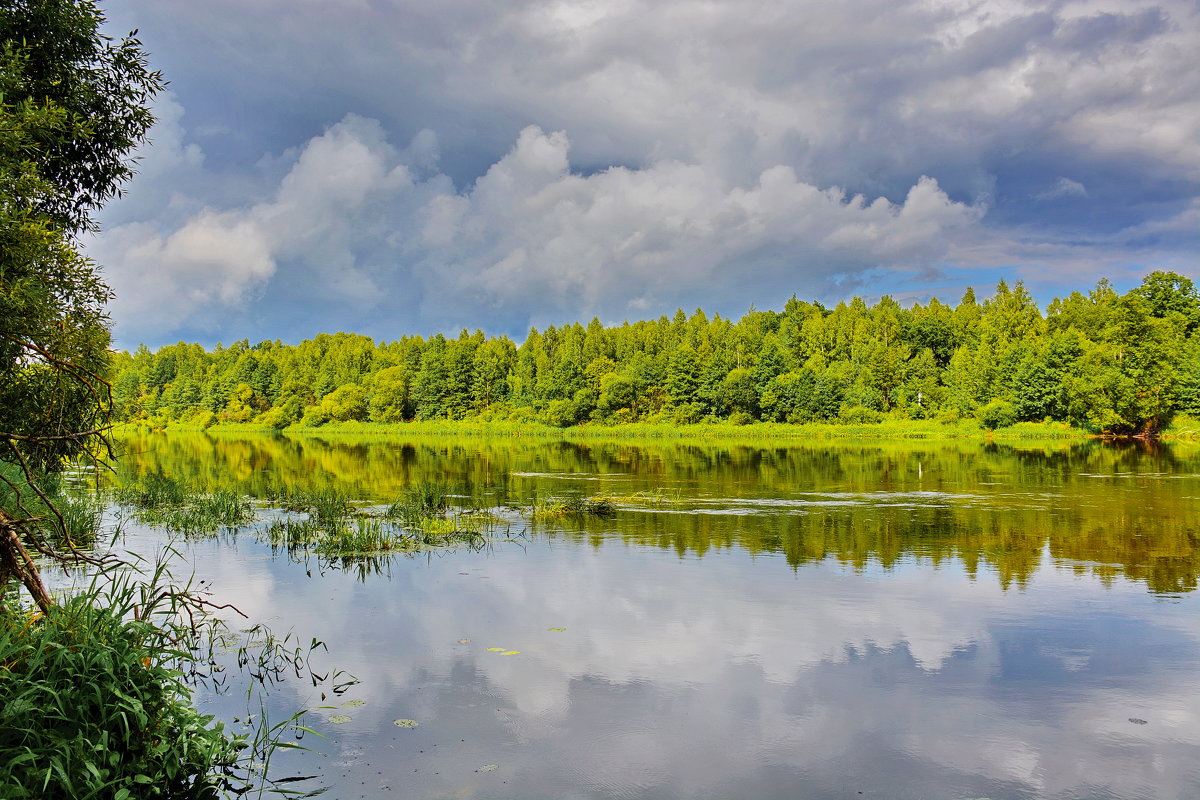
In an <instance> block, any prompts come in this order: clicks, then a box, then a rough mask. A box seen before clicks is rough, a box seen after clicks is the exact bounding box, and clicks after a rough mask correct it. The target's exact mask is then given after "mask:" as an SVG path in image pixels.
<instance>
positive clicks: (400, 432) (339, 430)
mask: <svg viewBox="0 0 1200 800" xmlns="http://www.w3.org/2000/svg"><path fill="white" fill-rule="evenodd" d="M112 430H113V435H114V436H115V437H117V438H124V437H127V436H132V435H138V434H142V433H166V434H191V435H194V434H197V433H203V434H206V435H210V436H221V437H231V438H237V437H240V436H246V437H250V436H254V437H257V436H281V437H284V438H298V439H308V438H356V437H358V438H362V437H378V438H403V437H412V436H416V437H439V436H460V437H470V438H491V439H505V438H510V439H518V438H521V439H524V438H528V439H545V440H556V439H557V440H562V441H587V440H617V441H620V440H635V439H641V440H646V439H652V440H679V441H688V440H713V439H719V440H724V441H737V440H743V441H748V442H759V443H766V442H772V441H796V440H810V441H811V440H825V439H828V440H842V439H881V440H882V439H923V440H932V441H937V440H955V441H962V440H971V439H975V440H978V441H979V442H981V443H987V442H990V441H1006V440H1029V439H1055V440H1078V441H1094V440H1100V441H1126V440H1127V441H1131V442H1132V441H1146V440H1145V439H1144V438H1138V437H1133V436H1124V437H1116V436H1104V435H1101V434H1095V433H1091V432H1089V431H1085V430H1083V429H1080V428H1074V427H1071V426H1070V425H1067V424H1066V423H1044V422H1022V423H1018V424H1016V425H1013V426H1010V427H1007V428H1000V429H997V430H988V429H984V428H981V427H979V424H978V423H977V422H976V421H974V420H963V421H959V422H955V423H950V424H946V423H941V422H936V421H932V420H929V421H926V420H891V421H885V422H880V423H870V424H859V425H841V424H835V423H808V424H800V425H793V424H787V423H777V422H757V423H750V424H747V425H729V424H703V423H701V424H694V425H656V424H646V423H630V424H624V425H611V426H610V425H603V426H602V425H579V426H572V427H569V428H558V427H553V426H550V425H543V424H538V423H528V422H522V423H510V422H487V421H473V420H462V421H451V420H439V421H431V422H402V423H371V422H341V423H329V424H326V425H322V426H319V427H301V426H298V425H293V426H289V427H287V428H283V429H276V428H272V427H269V426H265V425H254V424H250V423H232V424H217V425H211V426H208V427H200V426H195V425H179V424H176V425H168V426H166V427H154V426H150V425H140V424H136V423H124V424H121V425H117V426H115V427H114V428H113V429H112ZM1179 438H1180V440H1187V438H1188V437H1179ZM1175 439H1176V437H1160V438H1158V439H1156V441H1173V440H1175Z"/></svg>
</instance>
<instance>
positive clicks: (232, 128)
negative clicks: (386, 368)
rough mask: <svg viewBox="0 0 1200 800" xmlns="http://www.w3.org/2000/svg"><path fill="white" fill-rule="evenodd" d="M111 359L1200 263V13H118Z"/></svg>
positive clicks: (1007, 0) (870, 5)
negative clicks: (125, 93) (144, 56)
mask: <svg viewBox="0 0 1200 800" xmlns="http://www.w3.org/2000/svg"><path fill="white" fill-rule="evenodd" d="M102 6H103V8H104V9H105V11H106V12H107V14H108V17H109V22H108V27H107V30H108V32H109V33H110V34H113V35H123V34H124V33H126V32H128V31H130V30H132V29H134V28H137V29H138V31H139V33H138V36H139V38H140V39H141V40H142V42H143V43H144V45H145V48H146V49H147V51H148V52H149V53H150V57H151V62H152V65H153V66H154V67H155V68H157V69H159V70H161V71H162V72H163V74H164V77H165V78H166V79H167V80H168V81H169V82H170V84H169V87H168V90H167V91H166V92H164V93H163V94H162V95H161V96H160V97H159V98H158V100H157V101H156V106H155V111H156V114H157V117H158V123H157V125H156V126H155V128H154V129H153V130H152V132H151V139H152V141H151V143H150V144H149V145H147V146H146V147H144V148H142V149H141V151H140V152H139V153H138V157H139V166H138V170H139V174H138V175H137V176H136V177H135V178H134V180H133V181H131V182H130V183H129V184H128V185H127V187H126V189H127V191H126V194H125V196H124V197H122V198H120V199H118V200H116V201H114V202H112V203H110V204H109V206H107V207H106V208H105V209H104V210H103V212H102V213H101V214H100V222H101V224H102V226H103V229H102V231H101V232H100V233H99V234H97V235H95V236H94V237H92V238H90V239H89V240H88V241H87V242H86V243H85V247H86V249H87V251H88V253H89V255H91V256H92V257H93V258H94V259H95V260H96V261H97V262H98V263H100V264H101V265H102V267H103V270H104V275H105V276H106V279H107V281H108V283H109V284H110V285H111V286H112V288H113V289H114V291H115V292H116V299H115V300H114V302H113V304H112V306H111V308H110V311H111V315H112V320H113V328H114V338H115V340H116V344H117V346H118V347H122V348H132V347H136V346H137V345H138V344H139V343H145V344H147V345H149V346H151V347H157V346H160V345H162V344H167V343H171V342H175V341H179V340H183V341H198V342H200V343H202V344H205V345H206V346H211V345H212V344H214V343H216V342H218V341H221V342H225V343H227V344H228V343H230V342H232V341H236V340H240V339H250V340H251V342H256V341H260V340H264V339H281V340H283V341H285V342H290V343H295V342H299V341H300V340H301V339H304V338H308V337H311V336H313V335H315V334H317V333H321V332H334V331H338V330H345V331H353V332H358V333H363V334H367V335H370V336H372V337H374V338H375V339H376V340H379V341H385V340H394V339H397V338H399V337H400V336H403V335H407V334H419V335H423V336H428V335H431V334H433V333H437V332H444V333H447V334H456V333H457V332H458V331H459V330H461V329H462V328H469V329H471V330H474V329H476V328H479V329H482V330H484V331H485V332H486V333H488V334H490V335H500V334H507V335H509V336H512V337H513V338H514V339H516V340H518V341H520V340H521V339H523V338H524V336H525V334H526V332H527V331H528V330H529V328H530V326H537V327H539V328H543V327H545V326H546V325H550V324H563V323H571V322H575V321H580V322H584V323H586V322H587V321H588V320H590V319H591V318H592V317H598V318H599V319H600V320H601V321H602V322H604V323H606V324H620V323H621V322H623V321H625V320H630V321H632V320H638V319H647V318H655V317H658V316H660V315H663V314H667V315H671V314H673V313H674V312H675V310H676V309H678V308H683V309H684V310H685V311H688V312H690V311H691V310H693V309H695V308H696V307H702V308H703V309H704V310H705V311H706V312H707V313H709V314H710V315H711V314H713V313H720V314H722V315H723V316H730V317H733V318H737V317H740V316H741V315H742V314H743V313H745V311H746V310H747V309H748V308H749V307H750V306H751V305H752V304H753V305H755V306H756V307H757V308H759V309H760V310H763V309H779V308H781V307H782V305H783V303H784V302H785V301H786V300H787V298H789V297H791V296H792V295H795V296H797V297H798V298H800V299H802V300H816V301H820V302H823V303H825V304H827V305H833V304H836V303H837V302H838V301H840V300H843V299H848V298H850V297H852V296H854V295H860V296H862V297H864V298H867V299H868V300H873V299H875V298H878V297H880V296H881V295H885V294H889V295H892V296H893V297H895V298H896V299H898V300H900V301H901V302H902V303H906V304H907V303H910V302H914V301H917V302H925V301H927V300H928V298H930V297H935V296H936V297H938V298H939V299H941V300H944V301H947V302H950V303H957V301H958V300H959V298H960V297H961V295H962V293H963V291H964V290H965V288H966V287H967V286H973V287H975V288H976V290H977V291H978V292H979V293H980V295H981V296H986V295H988V294H990V293H991V290H992V287H993V286H994V285H995V283H996V281H997V280H999V279H1001V278H1003V279H1005V280H1007V281H1009V282H1010V283H1012V282H1014V281H1018V280H1020V281H1024V283H1025V285H1026V287H1027V288H1028V289H1029V290H1030V291H1031V292H1032V293H1033V295H1034V297H1035V298H1037V299H1038V300H1039V301H1040V302H1042V303H1043V304H1044V303H1046V302H1048V301H1049V300H1050V299H1051V298H1053V297H1056V296H1062V295H1064V294H1066V293H1069V292H1071V291H1074V290H1081V291H1084V292H1086V291H1087V290H1089V289H1090V288H1092V287H1093V286H1094V285H1095V284H1096V282H1097V281H1098V280H1100V279H1102V278H1107V279H1109V280H1111V281H1112V282H1113V283H1114V284H1115V285H1116V286H1117V287H1118V288H1119V289H1126V288H1129V287H1132V286H1134V285H1136V284H1137V283H1139V282H1140V280H1141V278H1142V276H1144V275H1145V274H1146V273H1147V272H1149V271H1151V270H1154V269H1166V270H1173V271H1176V272H1179V273H1181V274H1183V275H1187V276H1189V277H1192V278H1200V259H1198V258H1197V255H1198V254H1200V69H1197V68H1196V66H1195V58H1196V53H1198V52H1200V4H1197V3H1196V2H1195V0H1145V1H1142V0H1119V2H1118V1H1117V0H1108V1H1101V0H1079V1H1078V2H1072V1H1069V0H1062V1H1057V0H1044V1H1043V0H913V1H911V2H897V1H896V0H805V1H803V2H801V1H799V0H793V1H789V2H782V1H781V2H749V1H748V0H703V1H701V0H568V1H565V2H552V1H551V0H506V2H495V0H446V1H445V2H428V0H253V2H247V0H205V2H203V3H198V2H195V1H194V0H120V2H117V1H116V0H111V1H110V2H107V3H102Z"/></svg>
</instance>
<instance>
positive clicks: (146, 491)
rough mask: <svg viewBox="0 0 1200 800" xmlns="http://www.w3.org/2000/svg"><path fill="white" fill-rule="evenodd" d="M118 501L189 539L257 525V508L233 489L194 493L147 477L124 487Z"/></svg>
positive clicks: (140, 517) (149, 521)
mask: <svg viewBox="0 0 1200 800" xmlns="http://www.w3.org/2000/svg"><path fill="white" fill-rule="evenodd" d="M114 498H115V499H116V501H117V502H118V503H120V504H121V505H124V506H127V507H130V508H131V509H132V510H133V514H134V516H135V517H136V518H137V519H138V520H140V521H142V522H145V523H147V524H151V525H158V526H161V527H163V528H166V529H167V530H170V531H175V532H178V533H183V534H185V535H189V536H198V535H204V534H211V533H216V532H218V531H219V530H221V529H222V528H237V527H240V526H242V525H246V524H249V523H250V522H253V521H254V507H253V506H252V505H251V503H250V500H249V498H247V497H245V496H243V495H241V494H239V493H237V492H235V491H233V490H231V489H218V490H216V491H215V492H213V493H212V494H200V493H194V492H190V491H188V490H187V489H186V488H185V487H184V486H183V485H182V484H180V483H179V482H178V481H175V480H173V479H171V478H167V477H163V476H161V475H154V474H150V475H146V476H145V477H143V478H142V479H141V480H140V481H139V482H138V483H136V484H133V485H129V486H124V487H121V488H120V489H117V490H116V492H115V494H114Z"/></svg>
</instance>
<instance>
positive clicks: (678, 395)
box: [111, 271, 1200, 435]
mask: <svg viewBox="0 0 1200 800" xmlns="http://www.w3.org/2000/svg"><path fill="white" fill-rule="evenodd" d="M402 324H403V323H402V321H399V320H398V321H397V325H398V326H399V325H402ZM111 383H112V391H113V405H114V418H115V419H116V420H118V421H122V422H131V423H137V424H144V425H149V426H152V427H167V426H172V425H181V426H190V427H201V428H207V427H209V426H212V425H215V424H224V423H244V424H252V425H258V426H264V427H270V428H275V429H283V428H287V427H290V426H301V427H318V426H322V425H326V424H328V423H331V422H349V421H360V422H374V423H398V422H406V421H410V420H466V419H475V420H481V421H513V422H517V423H520V422H540V423H546V424H550V425H555V426H560V427H568V426H573V425H581V424H600V425H612V424H620V423H629V422H651V423H660V424H666V425H685V424H691V423H698V422H717V421H723V422H729V423H733V424H746V423H750V422H756V421H772V422H786V423H806V422H817V421H823V422H832V423H846V424H863V423H872V422H879V421H883V420H887V419H931V420H939V421H945V422H953V421H958V420H962V419H968V418H974V419H978V420H979V422H980V424H981V425H983V426H984V427H986V428H999V427H1005V426H1008V425H1011V424H1014V423H1016V422H1020V421H1046V420H1050V421H1061V422H1067V423H1070V424H1072V425H1074V426H1077V427H1080V428H1083V429H1085V430H1089V431H1093V432H1099V433H1108V434H1116V435H1136V434H1154V433H1155V432H1157V431H1159V430H1161V429H1162V428H1163V427H1164V426H1166V425H1167V424H1169V423H1170V421H1171V420H1172V419H1173V418H1174V417H1175V416H1176V415H1179V414H1186V415H1197V414H1200V294H1198V293H1197V290H1196V287H1195V286H1194V285H1193V282H1192V281H1191V280H1190V279H1188V278H1186V277H1184V276H1182V275H1179V274H1177V273H1173V272H1163V271H1156V272H1153V273H1151V274H1149V275H1147V276H1146V277H1145V278H1144V280H1143V281H1142V283H1141V284H1140V285H1138V286H1136V287H1134V288H1133V289H1131V290H1130V291H1128V292H1126V293H1125V294H1119V293H1118V292H1117V291H1116V290H1115V289H1114V288H1113V286H1112V285H1111V284H1110V283H1109V282H1108V281H1107V280H1102V281H1100V283H1098V284H1097V285H1096V287H1095V288H1094V289H1092V290H1091V291H1089V292H1088V293H1086V294H1084V293H1082V292H1079V291H1076V292H1072V293H1071V294H1070V295H1069V296H1067V297H1065V298H1060V299H1055V300H1053V301H1052V302H1051V303H1050V304H1049V305H1048V306H1047V308H1046V311H1045V313H1043V312H1042V310H1041V309H1040V308H1039V307H1038V304H1037V303H1036V302H1035V301H1034V299H1033V298H1032V296H1031V295H1030V293H1029V292H1028V291H1027V290H1026V289H1025V287H1024V286H1023V285H1022V284H1021V283H1020V282H1018V283H1016V284H1015V285H1013V286H1012V287H1010V286H1009V285H1008V284H1007V283H1006V282H1004V281H1001V282H1000V283H999V284H998V285H997V286H996V288H995V291H994V293H993V295H992V296H991V297H990V298H988V299H986V300H983V301H980V300H979V299H978V298H977V297H976V295H975V293H974V291H973V290H971V289H968V290H967V291H966V292H965V294H964V295H963V297H962V299H961V301H960V302H959V303H958V304H957V305H956V306H953V307H952V306H950V305H947V304H945V303H942V302H939V301H938V300H937V299H936V298H935V299H931V300H930V301H929V302H928V303H927V304H924V305H922V304H920V303H918V304H915V305H913V306H911V307H902V306H901V305H900V304H899V303H897V302H896V301H895V300H893V299H892V298H890V297H886V296H885V297H883V298H882V299H880V300H879V301H878V302H877V303H875V304H874V305H870V306H869V305H867V303H866V302H864V301H863V300H862V299H860V298H857V297H856V298H854V299H853V300H851V301H849V302H841V303H838V305H837V306H835V307H834V308H826V307H824V306H822V305H821V304H820V303H815V302H805V301H802V300H798V299H796V298H795V297H792V298H791V299H790V300H788V301H787V302H786V304H784V306H783V310H782V311H758V310H755V309H754V308H753V307H752V308H751V309H750V310H749V311H748V312H747V313H746V314H745V315H744V316H743V317H742V318H741V319H739V320H737V321H733V320H731V319H725V318H722V317H721V316H720V315H713V316H712V317H710V316H708V315H707V314H706V313H705V312H704V311H702V310H700V309H697V310H696V311H694V312H693V313H692V314H690V315H688V314H686V313H685V312H684V311H682V310H680V311H677V312H676V313H675V315H674V316H673V317H667V316H663V317H660V318H659V319H656V320H646V321H639V322H633V323H630V322H626V323H625V324H623V325H620V326H610V327H606V326H604V325H603V324H601V322H600V321H599V320H598V319H592V321H591V322H590V323H588V324H587V325H583V324H580V323H575V324H569V325H563V326H561V327H554V326H551V327H548V328H546V329H545V330H542V331H539V330H537V329H536V328H535V329H532V330H530V332H529V334H528V336H527V337H526V338H525V340H524V341H523V342H521V343H520V344H517V343H516V342H514V341H513V340H511V339H510V338H508V337H506V336H499V337H496V336H491V337H489V336H487V335H485V334H484V333H483V332H482V331H480V330H476V331H475V332H474V333H471V332H468V331H467V330H463V331H462V332H461V333H460V334H459V335H458V336H457V337H456V338H447V337H446V336H444V335H442V334H437V335H435V336H432V337H430V338H423V337H421V336H411V335H405V336H401V337H400V338H399V339H397V340H395V341H390V342H380V343H376V342H375V341H373V340H372V339H371V338H369V337H366V336H361V335H357V334H352V333H333V334H321V335H318V336H316V337H314V338H312V339H308V340H305V341H303V342H301V343H300V344H298V345H294V346H293V345H287V344H283V343H281V342H279V341H264V342H260V343H259V344H255V345H251V344H250V343H249V341H245V340H243V341H239V342H235V343H233V344H231V345H228V346H224V345H221V344H218V345H217V346H216V347H215V348H214V349H213V350H212V351H211V352H208V351H206V350H205V349H204V348H203V347H202V346H200V345H198V344H185V343H183V342H180V343H178V344H174V345H168V346H165V347H162V348H160V349H159V350H157V351H156V352H152V351H151V350H149V349H148V348H147V347H145V346H141V347H139V348H138V349H137V350H136V352H133V353H129V352H118V353H115V354H114V356H113V363H112V373H111Z"/></svg>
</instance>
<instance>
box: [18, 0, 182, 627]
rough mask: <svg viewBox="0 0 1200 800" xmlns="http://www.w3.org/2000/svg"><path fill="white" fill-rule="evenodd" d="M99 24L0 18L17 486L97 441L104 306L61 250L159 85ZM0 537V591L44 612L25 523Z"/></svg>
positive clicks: (120, 175)
mask: <svg viewBox="0 0 1200 800" xmlns="http://www.w3.org/2000/svg"><path fill="white" fill-rule="evenodd" d="M103 22H104V17H103V15H102V14H101V12H100V11H99V9H98V8H97V7H96V5H95V3H93V2H90V0H74V1H73V2H68V0H23V1H21V0H16V1H11V2H7V3H4V4H3V5H0V445H3V446H4V447H5V448H6V449H7V450H8V452H7V453H5V454H4V456H3V457H4V458H6V459H11V460H13V461H16V462H18V463H19V464H20V465H21V466H22V467H23V468H24V469H25V474H26V479H27V480H29V481H31V482H33V480H34V475H33V472H32V470H35V469H39V470H45V471H53V470H57V469H58V468H59V467H60V466H61V463H62V459H63V458H65V457H68V456H72V455H77V454H79V453H80V452H82V451H84V450H85V449H87V448H89V447H94V446H97V445H99V444H102V443H103V441H104V437H103V430H102V429H103V426H104V423H105V421H106V419H107V413H108V410H109V407H110V403H111V397H110V392H109V387H108V384H107V383H106V381H105V379H106V377H107V374H108V363H109V360H108V346H109V342H110V336H109V328H108V318H107V316H106V315H105V311H104V306H105V303H106V302H107V301H108V300H109V297H110V292H109V289H108V287H107V286H105V284H104V282H103V281H102V280H101V279H100V276H99V274H98V271H97V268H96V266H95V265H94V264H93V263H92V262H91V261H89V260H88V259H86V258H84V257H83V256H82V255H80V254H79V252H78V250H77V249H76V239H75V237H76V236H77V235H78V234H79V233H81V232H83V231H85V230H88V229H91V228H94V223H93V220H92V217H91V214H92V213H93V212H94V211H95V210H96V209H98V208H99V207H100V205H101V204H102V203H103V202H104V201H105V200H107V199H109V198H110V197H112V196H113V195H114V194H116V193H117V191H118V190H119V188H120V186H121V184H122V183H123V182H124V181H125V180H126V179H127V178H129V176H130V175H132V173H133V166H132V163H131V161H130V155H131V153H132V151H133V149H134V148H135V147H136V146H137V145H138V144H140V143H141V142H143V141H145V138H146V133H147V131H148V130H149V128H150V125H151V124H152V123H153V121H154V120H153V117H152V115H151V113H150V111H149V108H148V103H149V100H150V99H151V98H152V97H153V95H154V94H155V93H156V92H158V91H159V89H161V88H162V85H163V83H162V78H161V76H160V75H159V74H158V73H156V72H152V71H150V70H149V69H148V68H147V66H146V57H145V54H144V52H143V51H142V49H141V45H140V43H139V42H138V41H137V39H135V38H133V37H132V36H130V37H126V38H125V39H122V40H120V41H115V42H114V41H113V40H111V39H109V38H108V37H107V36H105V35H103V34H102V33H101V26H102V23H103ZM0 528H2V529H3V530H0V536H2V540H0V587H2V586H4V585H5V584H6V583H7V580H8V578H9V577H10V576H11V575H14V574H15V575H16V576H17V577H18V578H19V579H21V581H22V583H24V584H25V586H26V587H27V588H28V589H29V591H30V592H31V593H32V594H33V595H34V598H35V599H36V600H37V602H38V603H39V604H40V605H43V606H48V605H49V602H50V600H49V597H48V596H47V595H46V593H45V591H44V589H43V588H42V586H41V582H40V579H39V578H38V576H37V574H36V570H35V569H34V568H33V566H32V562H31V561H29V559H28V558H27V557H26V556H25V555H24V552H23V547H22V545H21V542H20V540H19V537H18V535H17V534H18V531H22V532H24V533H26V534H27V535H29V536H32V537H35V541H37V543H38V546H39V547H40V548H41V549H44V550H46V551H48V552H49V551H50V549H51V548H50V545H49V544H48V540H47V539H46V538H45V537H44V536H40V535H39V533H38V530H37V529H38V524H37V522H36V521H34V520H33V519H31V518H29V515H23V516H21V518H19V519H18V518H13V517H11V516H10V515H9V514H7V513H3V512H0Z"/></svg>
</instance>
